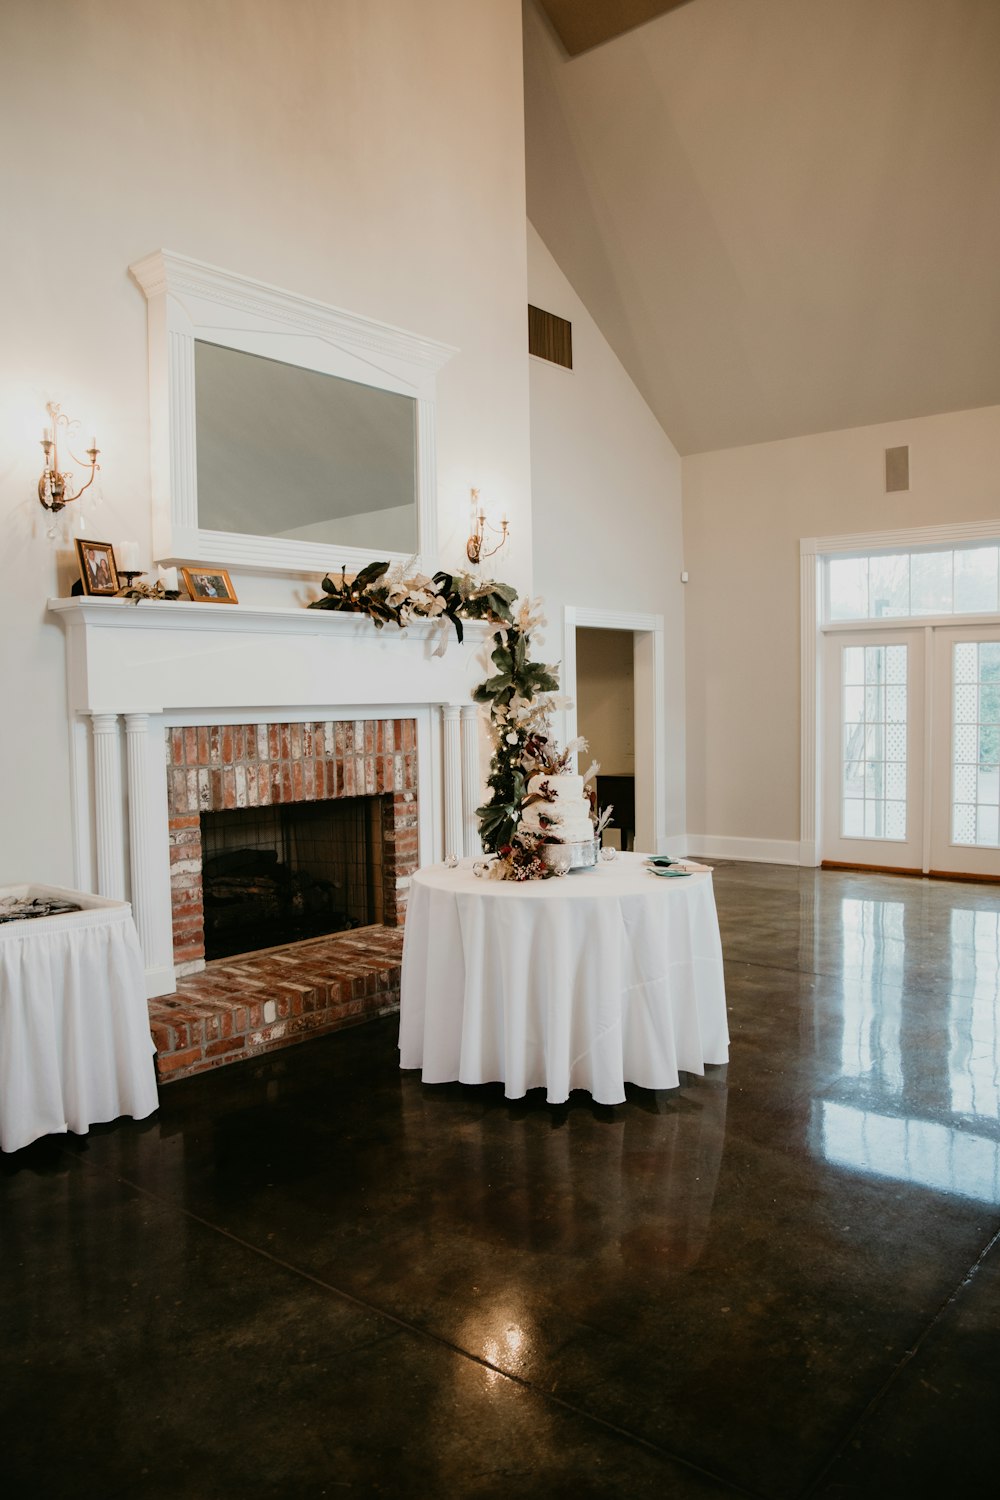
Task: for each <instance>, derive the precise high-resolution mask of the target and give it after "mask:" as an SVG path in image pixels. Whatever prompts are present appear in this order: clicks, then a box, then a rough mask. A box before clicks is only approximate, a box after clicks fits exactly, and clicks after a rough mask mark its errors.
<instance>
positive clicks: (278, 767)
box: [49, 598, 491, 998]
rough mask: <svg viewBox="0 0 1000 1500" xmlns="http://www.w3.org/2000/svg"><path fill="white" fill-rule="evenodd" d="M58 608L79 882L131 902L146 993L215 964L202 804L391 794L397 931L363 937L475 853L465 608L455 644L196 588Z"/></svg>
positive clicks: (436, 630)
mask: <svg viewBox="0 0 1000 1500" xmlns="http://www.w3.org/2000/svg"><path fill="white" fill-rule="evenodd" d="M49 608H50V610H51V611H52V614H53V616H54V617H55V618H58V619H59V621H60V622H61V624H62V626H63V627H64V629H65V632H66V645H67V672H68V689H69V692H68V700H69V729H70V740H69V744H70V757H71V774H72V780H71V796H72V821H73V847H74V865H75V876H74V882H73V883H74V884H75V885H76V886H77V887H78V888H79V889H80V890H94V891H97V892H99V893H100V894H101V895H103V896H108V897H110V898H111V899H113V900H123V899H124V900H130V901H131V903H132V911H133V914H134V916H135V920H136V926H137V928H138V931H139V939H140V943H141V945H142V950H143V955H144V959H145V969H146V987H147V994H148V995H149V997H150V998H154V997H156V996H161V995H162V996H169V995H172V994H173V993H174V991H175V988H176V986H177V983H178V969H177V965H178V963H180V965H181V968H182V971H183V972H184V975H185V978H190V977H191V976H192V972H193V971H197V970H198V969H200V968H201V967H202V965H203V964H204V962H205V959H204V953H205V942H204V937H205V912H204V892H203V886H202V835H201V823H200V819H201V814H202V813H203V812H206V811H219V810H236V809H244V808H253V809H256V808H260V807H269V806H282V807H283V806H286V805H291V804H293V803H295V802H306V803H322V802H337V803H339V802H342V801H346V800H347V799H350V798H352V797H354V796H356V795H361V794H363V795H365V796H376V797H382V798H386V799H389V800H388V802H387V803H386V804H385V806H384V809H383V839H382V845H381V847H382V854H383V869H382V873H381V878H380V880H379V882H378V888H379V889H380V890H381V891H382V894H383V899H384V902H385V906H384V911H383V918H382V920H383V922H385V923H386V924H389V925H388V930H387V929H386V928H381V929H380V928H378V927H377V926H376V927H375V928H365V929H361V930H360V931H363V932H368V933H374V932H378V931H381V932H382V933H383V938H382V939H379V941H382V942H384V943H389V946H390V947H391V946H392V945H393V944H394V943H396V942H397V941H398V934H399V926H400V924H401V922H402V916H403V905H404V902H405V896H406V889H407V884H408V876H409V873H410V872H411V871H412V870H413V869H414V868H415V866H416V864H417V863H418V862H419V863H424V864H426V863H429V862H431V861H433V860H435V859H441V858H443V857H444V855H445V853H454V854H459V855H461V854H462V853H465V854H477V853H479V851H480V844H479V836H478V824H477V820H476V815H475V810H476V807H477V806H478V805H479V803H480V802H481V801H482V770H483V767H482V763H481V759H480V751H481V746H480V737H479V712H478V709H477V707H476V705H475V704H474V703H473V701H472V692H473V689H474V687H475V684H476V683H477V682H479V681H480V680H481V679H482V675H483V661H482V655H481V653H482V650H483V647H484V646H485V645H486V643H487V642H488V640H489V636H490V633H491V627H490V626H489V625H488V624H487V623H485V622H480V621H476V620H471V621H467V622H466V625H465V638H464V640H463V641H462V642H458V641H454V640H451V641H450V642H449V644H448V648H447V651H446V653H445V654H444V655H443V656H442V655H440V654H439V653H440V650H441V644H442V643H441V636H440V622H439V621H426V622H423V621H418V622H414V623H413V624H411V625H410V626H409V628H408V629H407V630H405V631H392V630H389V629H386V630H381V631H379V630H376V629H375V627H374V626H373V624H372V622H371V621H370V620H367V619H365V618H364V617H363V616H357V615H348V614H342V613H339V612H333V613H322V612H320V613H317V612H314V611H309V610H304V609H302V608H301V607H298V606H296V607H284V606H282V607H273V606H257V605H245V604H238V605H231V606H228V607H227V608H225V609H219V608H215V607H206V606H205V605H204V604H199V603H191V602H186V601H184V600H167V601H162V602H160V601H157V600H148V601H147V600H143V602H142V603H141V604H140V605H139V606H138V607H136V606H135V605H134V604H131V603H126V602H125V601H123V600H120V599H102V598H83V599H53V600H50V601H49ZM379 726H381V732H380V729H379ZM165 747H166V754H165V753H164V749H165ZM418 761H419V767H420V793H419V800H418V797H417V764H418ZM393 923H395V924H396V926H395V930H393V926H392V924H393ZM360 931H359V937H358V941H360V940H361V938H360ZM390 940H391V941H390ZM313 941H314V942H317V943H321V944H322V943H335V944H339V945H350V944H352V943H353V942H354V941H355V939H354V937H353V936H352V932H346V933H343V934H340V935H335V936H334V937H332V938H329V939H326V938H318V939H314V940H313ZM219 962H220V963H226V962H228V960H219ZM194 977H199V976H198V975H197V974H195V976H194Z"/></svg>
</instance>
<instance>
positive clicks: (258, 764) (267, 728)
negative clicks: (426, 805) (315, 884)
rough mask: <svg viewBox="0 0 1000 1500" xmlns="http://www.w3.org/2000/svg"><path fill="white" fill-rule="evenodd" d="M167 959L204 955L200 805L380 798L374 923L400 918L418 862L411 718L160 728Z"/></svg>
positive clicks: (186, 967) (186, 960)
mask: <svg viewBox="0 0 1000 1500" xmlns="http://www.w3.org/2000/svg"><path fill="white" fill-rule="evenodd" d="M166 738H167V746H166V749H167V815H168V820H169V840H170V899H171V913H172V920H173V945H174V962H175V964H176V965H177V968H178V972H179V973H189V972H191V970H192V969H195V968H199V967H201V964H202V962H203V961H204V957H205V931H204V903H203V896H202V855H201V825H200V818H201V814H202V813H203V812H218V811H221V810H223V809H231V808H242V807H271V806H275V805H277V804H281V803H292V802H316V801H325V800H328V799H333V798H344V797H354V796H381V797H384V799H385V802H384V815H383V829H384V843H383V848H382V851H381V866H382V922H383V924H384V925H385V926H386V927H398V926H401V925H402V922H403V918H404V915H405V902H406V893H405V887H404V888H403V889H400V882H401V881H404V880H405V878H406V877H407V876H409V875H412V873H413V871H414V870H415V869H416V867H417V748H416V745H417V741H416V724H415V722H414V721H413V720H412V719H362V720H326V721H324V722H320V723H316V722H312V723H306V724H299V723H287V724H285V723H282V724H214V725H199V726H197V727H191V728H175V729H170V730H168V731H167V737H166Z"/></svg>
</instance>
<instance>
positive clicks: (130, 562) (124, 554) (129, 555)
mask: <svg viewBox="0 0 1000 1500" xmlns="http://www.w3.org/2000/svg"><path fill="white" fill-rule="evenodd" d="M119 554H120V555H119V559H118V566H119V568H120V569H121V571H122V572H123V573H138V572H139V543H138V542H122V544H121V547H120V548H119Z"/></svg>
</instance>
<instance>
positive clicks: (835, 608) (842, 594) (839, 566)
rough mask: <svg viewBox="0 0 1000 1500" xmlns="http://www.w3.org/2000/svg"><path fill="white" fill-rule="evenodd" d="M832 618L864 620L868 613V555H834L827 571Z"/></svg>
mask: <svg viewBox="0 0 1000 1500" xmlns="http://www.w3.org/2000/svg"><path fill="white" fill-rule="evenodd" d="M827 578H828V580H829V589H830V619H831V620H863V619H864V618H865V616H866V615H867V613H868V559H867V557H834V558H831V559H830V563H829V568H828V572H827Z"/></svg>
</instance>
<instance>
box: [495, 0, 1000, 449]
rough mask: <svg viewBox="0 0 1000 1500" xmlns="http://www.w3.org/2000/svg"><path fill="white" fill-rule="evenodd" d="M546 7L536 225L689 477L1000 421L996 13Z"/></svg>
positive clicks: (531, 93)
mask: <svg viewBox="0 0 1000 1500" xmlns="http://www.w3.org/2000/svg"><path fill="white" fill-rule="evenodd" d="M544 3H545V6H546V7H547V8H548V9H550V10H551V13H552V17H553V21H555V22H557V23H558V24H561V25H564V26H565V25H567V24H569V23H568V22H567V21H566V17H565V16H563V17H562V18H560V16H559V14H558V12H559V11H560V10H562V11H565V12H573V11H576V12H578V19H579V18H580V17H582V16H583V13H584V12H587V13H590V18H591V21H592V22H593V23H594V27H595V28H596V29H592V30H591V31H590V32H587V33H581V34H580V35H577V36H575V37H573V36H571V35H570V33H567V35H568V36H569V37H570V44H571V45H572V46H573V47H574V48H575V49H576V48H578V47H582V46H585V47H589V48H590V50H587V51H582V52H581V55H578V56H575V57H573V56H570V55H569V52H568V51H567V48H566V47H565V46H564V45H563V42H562V40H561V39H560V36H559V35H558V33H557V31H556V30H555V27H554V25H553V21H550V19H549V17H548V16H547V15H546V14H545V13H544V12H543V10H542V9H541V7H540V4H539V0H525V17H524V20H525V111H526V138H527V182H528V215H529V218H530V219H531V220H532V222H533V224H534V225H535V227H536V229H537V230H538V232H539V233H540V234H541V236H542V238H543V239H544V240H545V242H546V244H547V245H548V247H549V249H550V250H551V251H552V253H553V255H554V256H555V258H556V260H557V261H558V262H559V264H560V265H561V267H562V269H563V271H564V272H565V274H566V275H567V276H568V278H569V280H570V281H571V282H572V283H573V285H574V287H575V289H576V291H577V292H578V293H579V295H580V296H581V297H582V298H583V300H584V302H585V303H586V304H587V306H588V308H589V310H590V311H591V313H592V315H593V316H594V318H595V320H596V321H597V323H598V325H599V326H600V328H601V330H602V332H603V333H604V335H605V337H606V338H607V339H608V341H609V342H610V344H611V345H612V347H613V348H614V349H615V351H616V353H617V354H618V356H619V358H620V359H621V360H622V363H623V364H624V365H625V367H626V369H627V370H628V372H629V374H630V375H631V376H632V379H633V380H634V381H635V383H636V385H637V386H638V387H639V389H640V390H641V391H642V393H643V395H644V396H645V398H646V400H647V402H648V403H649V405H650V407H651V408H652V410H653V411H654V412H655V414H656V415H657V417H658V418H659V420H660V422H661V423H662V425H663V427H664V429H665V431H666V432H667V433H668V435H669V436H670V437H671V438H672V439H673V441H674V443H675V444H676V445H677V447H678V448H679V449H680V451H681V452H682V453H692V452H699V451H703V450H706V449H713V448H724V447H731V446H734V445H737V444H742V443H755V442H762V441H766V440H769V439H773V438H784V437H792V436H798V435H803V434H806V433H811V432H819V431H826V430H830V429H835V428H840V427H853V426H860V425H864V424H867V423H872V422H881V421H889V420H893V419H895V418H905V417H915V416H925V415H929V414H931V413H934V412H942V411H952V410H960V409H964V408H969V407H975V406H985V405H992V404H994V403H1000V0H687V3H683V4H677V3H674V4H672V5H669V6H665V5H663V4H656V3H655V0H586V3H581V4H579V5H570V4H569V3H568V0H544ZM641 11H645V12H646V13H647V14H649V13H653V19H649V20H646V19H645V16H643V15H641V14H639V12H641ZM657 12H662V13H660V14H656V13H657ZM602 17H603V22H602ZM584 19H586V18H585V17H584ZM571 20H572V16H570V21H571ZM643 21H645V24H638V22H643ZM602 24H603V35H601V34H599V33H600V30H601V25H602ZM628 27H631V28H633V29H626V28H628ZM605 36H607V37H610V39H609V40H605V39H604V37H605ZM588 37H589V40H588V39H587V38H588ZM551 310H552V311H554V312H559V309H558V308H553V309H551Z"/></svg>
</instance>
